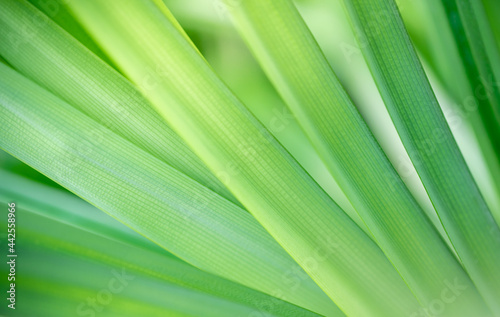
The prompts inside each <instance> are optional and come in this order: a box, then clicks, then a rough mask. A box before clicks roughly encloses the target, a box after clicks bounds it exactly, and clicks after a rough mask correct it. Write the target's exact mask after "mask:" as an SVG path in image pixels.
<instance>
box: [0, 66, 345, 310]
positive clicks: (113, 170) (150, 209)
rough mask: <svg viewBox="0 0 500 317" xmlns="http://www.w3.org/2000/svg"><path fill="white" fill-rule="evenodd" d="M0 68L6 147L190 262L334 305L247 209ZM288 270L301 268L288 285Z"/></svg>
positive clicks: (307, 302)
mask: <svg viewBox="0 0 500 317" xmlns="http://www.w3.org/2000/svg"><path fill="white" fill-rule="evenodd" d="M0 74H1V76H0V103H1V107H0V127H1V128H0V136H1V138H0V146H1V147H2V148H4V149H5V150H6V151H7V152H9V153H11V154H13V155H14V156H16V157H18V158H19V159H21V160H22V161H24V162H26V163H27V164H28V165H30V166H33V167H34V168H36V169H37V170H38V171H40V172H42V173H43V174H46V175H49V176H50V177H51V178H52V179H53V180H54V181H56V182H58V183H60V184H61V185H63V186H64V187H66V188H68V189H69V190H71V191H73V192H75V193H76V194H78V195H79V196H81V197H82V198H85V199H86V200H87V201H89V202H91V203H92V204H94V205H96V206H98V207H99V208H100V209H102V210H104V211H106V212H107V213H108V214H110V215H111V216H113V217H114V218H117V219H118V220H120V221H121V222H123V223H124V224H126V225H127V226H129V227H131V228H133V229H134V230H136V231H138V232H140V233H141V234H142V235H144V236H146V237H147V238H148V239H150V240H152V241H154V242H155V243H157V244H158V245H160V246H162V247H164V248H165V249H167V250H169V251H170V252H172V253H173V254H175V255H177V256H179V257H180V258H182V259H183V260H185V261H186V262H188V263H190V264H192V265H194V266H196V267H199V268H202V269H203V270H205V271H208V272H210V273H213V274H216V275H219V276H223V277H225V278H227V279H229V280H232V281H236V282H239V283H241V284H243V285H246V286H248V287H251V288H254V289H257V290H260V291H262V292H264V293H267V294H274V293H275V292H279V293H280V295H281V296H282V298H284V299H285V300H287V301H290V302H293V303H296V304H297V305H299V306H303V307H308V308H309V307H310V308H311V310H315V311H319V312H320V313H322V314H330V315H333V316H335V315H338V314H339V313H340V312H339V311H338V309H337V308H336V307H335V305H333V303H332V302H331V301H329V299H328V297H327V296H326V295H325V294H323V293H322V292H321V290H320V289H319V288H318V287H317V286H316V285H315V284H314V283H313V282H312V281H311V280H310V279H308V278H307V277H305V276H304V275H305V273H304V272H302V271H301V270H300V269H299V268H298V265H297V264H296V263H295V262H294V261H293V260H292V259H291V258H290V257H289V256H288V255H287V254H286V253H285V252H284V251H283V249H281V248H280V246H279V245H278V244H277V243H276V242H275V241H274V240H273V239H272V238H271V237H270V236H269V234H268V233H267V232H265V230H264V229H263V228H262V227H261V226H260V225H259V224H258V223H257V222H256V221H255V219H254V218H252V217H251V215H250V214H248V213H246V212H244V211H242V210H241V208H239V207H237V206H236V205H234V204H233V203H231V202H229V201H228V200H226V199H224V198H222V197H221V196H218V195H217V194H215V193H214V192H212V191H210V190H209V189H207V188H205V187H203V186H201V185H200V184H198V183H196V182H195V181H193V180H192V179H190V178H189V177H187V176H185V175H183V174H181V173H179V172H178V171H177V170H175V169H173V168H172V167H170V166H168V165H166V164H164V163H162V162H161V161H159V160H158V159H156V158H154V157H153V156H151V155H149V154H148V153H146V152H144V151H142V150H140V149H138V148H137V147H135V146H134V145H133V144H131V143H130V142H128V141H126V140H124V139H122V138H120V137H119V136H117V135H115V134H113V133H112V132H111V131H109V130H107V129H106V128H104V127H102V126H101V125H99V124H97V123H96V122H95V121H93V120H91V119H90V118H88V117H86V116H85V115H83V114H82V113H81V112H79V111H78V110H76V109H74V108H72V107H71V106H69V105H68V104H66V103H65V102H63V101H62V100H60V99H58V98H56V97H55V96H54V95H52V94H50V93H49V92H47V91H45V90H43V89H42V88H41V87H39V86H37V85H36V84H35V83H33V82H31V81H29V80H28V79H26V78H25V77H23V76H22V75H20V74H19V73H17V72H15V71H14V70H12V69H10V68H9V67H8V66H5V65H0ZM27 91H28V92H29V93H28V92H27ZM96 135H98V136H100V137H99V138H96V137H95V136H96ZM28 140H29V142H28ZM32 144H36V146H32ZM215 254H216V255H217V256H214V255H215ZM295 274H299V276H302V277H303V278H302V279H301V280H300V283H299V284H298V285H296V287H291V286H293V285H295V284H293V283H295V280H294V278H295Z"/></svg>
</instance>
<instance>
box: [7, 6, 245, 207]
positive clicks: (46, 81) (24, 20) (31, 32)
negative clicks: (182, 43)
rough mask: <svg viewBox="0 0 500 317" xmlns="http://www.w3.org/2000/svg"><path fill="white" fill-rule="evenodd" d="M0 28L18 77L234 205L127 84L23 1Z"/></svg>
mask: <svg viewBox="0 0 500 317" xmlns="http://www.w3.org/2000/svg"><path fill="white" fill-rule="evenodd" d="M54 3H56V2H54ZM59 6H61V5H60V4H59ZM19 25H22V26H23V27H19ZM0 27H1V28H2V32H0V54H2V56H3V57H5V58H6V59H7V60H8V61H9V63H11V65H12V66H13V67H15V68H16V69H18V70H19V71H20V72H21V73H23V74H25V75H26V76H27V77H29V78H31V79H32V80H34V81H36V82H37V83H39V84H40V85H41V86H44V87H46V88H47V89H48V90H49V91H51V92H53V93H54V94H56V95H58V96H59V97H61V98H62V99H64V100H65V101H67V102H68V103H70V104H71V105H73V106H75V107H77V108H79V109H80V110H82V111H83V112H84V113H86V114H87V115H88V116H90V117H91V118H93V119H94V120H96V121H98V122H100V123H101V124H102V125H104V126H106V127H107V128H109V129H110V130H112V131H113V132H115V133H117V134H118V135H120V136H122V137H124V138H125V139H127V140H129V141H131V142H132V143H134V144H135V145H136V146H138V147H140V148H141V149H143V150H145V151H147V152H149V153H150V154H152V155H154V156H155V157H157V158H158V159H160V160H162V161H164V162H166V163H168V164H169V165H171V166H172V167H174V168H176V169H177V170H179V171H181V172H182V173H184V174H186V175H188V176H189V177H191V178H193V179H194V180H196V181H198V182H200V183H201V184H202V185H204V186H206V187H208V188H210V189H212V190H214V191H215V192H217V193H219V194H220V195H222V196H224V197H226V198H228V199H230V200H232V201H233V202H235V203H237V201H236V200H235V199H234V197H233V196H232V195H231V194H230V193H229V192H228V190H227V189H226V188H225V187H224V185H222V184H221V183H220V182H219V181H218V180H217V179H216V178H215V177H214V176H213V175H212V174H211V173H210V171H209V170H208V169H207V167H206V166H205V165H204V164H203V163H202V162H201V161H200V160H199V159H198V157H196V155H195V154H194V153H193V152H192V151H191V150H190V149H189V148H188V147H187V146H186V144H185V143H184V142H183V141H182V140H181V139H180V138H179V136H177V135H176V134H175V132H173V131H172V130H171V129H170V128H169V127H168V125H167V124H165V123H164V122H163V121H162V120H161V118H159V117H158V115H157V114H156V113H155V112H154V110H153V109H152V108H151V106H150V105H149V104H148V102H147V101H146V100H145V99H144V98H143V97H142V96H141V94H140V93H139V92H138V91H137V90H136V89H135V88H134V87H133V86H132V84H131V83H130V82H129V81H127V80H126V79H125V78H124V77H123V76H122V75H121V74H119V73H118V72H117V71H115V70H114V69H112V68H111V67H110V66H109V65H107V64H106V63H105V62H103V61H102V60H100V59H99V58H98V57H97V56H95V55H94V54H92V53H91V52H90V51H89V50H88V49H86V48H85V47H84V46H83V45H82V44H81V43H79V42H78V41H77V40H76V39H74V38H73V37H72V36H71V35H69V34H68V33H67V32H65V31H64V30H63V29H61V28H60V27H59V26H58V25H57V24H56V23H55V22H53V21H52V20H50V19H49V18H48V17H47V16H45V15H44V14H43V13H42V12H40V11H38V10H37V9H36V8H35V7H33V6H32V5H30V4H29V3H27V2H26V1H11V2H8V3H5V4H4V5H3V7H2V10H1V12H0Z"/></svg>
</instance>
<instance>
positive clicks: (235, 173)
mask: <svg viewBox="0 0 500 317" xmlns="http://www.w3.org/2000/svg"><path fill="white" fill-rule="evenodd" d="M69 5H70V7H71V8H72V10H73V13H74V14H75V16H76V17H77V18H78V19H80V20H81V21H82V24H83V25H84V26H85V27H86V28H87V30H88V32H89V34H91V35H92V36H93V37H94V39H95V40H96V41H97V42H98V43H99V45H100V46H101V47H102V48H103V50H104V51H105V52H106V53H107V54H108V55H109V56H111V57H112V59H113V61H114V62H115V63H116V64H117V65H118V67H119V68H120V70H121V71H122V72H123V73H124V74H126V76H127V77H129V78H130V79H131V80H132V81H133V82H134V83H135V84H136V85H137V86H138V87H139V89H140V90H141V91H142V93H143V94H144V95H145V96H146V97H147V98H148V99H149V100H150V101H151V103H152V104H153V105H154V106H155V108H156V109H157V111H158V112H159V113H160V114H162V115H163V117H164V118H165V120H167V121H168V122H169V123H170V125H171V126H172V127H173V128H174V129H175V130H176V131H177V132H178V133H179V135H181V136H182V137H183V138H184V140H185V141H186V142H187V143H188V144H189V145H190V146H191V148H193V150H194V151H195V152H196V153H197V154H198V155H199V157H200V158H201V159H202V160H203V161H204V162H205V163H206V164H207V166H209V167H210V168H211V170H212V171H213V172H214V174H215V175H218V177H219V178H220V179H224V180H225V182H224V183H225V185H226V186H227V187H228V188H229V189H230V190H231V191H232V193H233V194H234V195H235V197H237V199H238V200H239V201H241V202H242V204H243V205H244V206H245V207H246V208H247V209H248V210H249V211H250V212H251V213H252V214H253V215H254V216H255V217H256V218H257V220H258V221H259V222H260V223H261V224H262V225H263V226H264V227H265V228H266V229H267V230H268V231H269V232H270V233H271V235H273V237H274V238H275V239H276V240H277V241H278V242H279V243H280V244H281V245H282V246H283V247H284V248H285V250H287V251H288V252H289V253H290V254H291V255H292V257H293V258H294V259H295V260H296V261H297V262H298V263H299V264H300V265H301V266H302V267H303V268H304V269H305V271H306V272H307V273H308V274H309V275H310V276H311V277H312V278H313V279H314V280H315V281H316V282H317V283H318V285H320V286H321V287H322V289H323V290H324V291H325V292H326V293H327V294H328V295H329V296H330V297H331V298H332V299H333V300H334V301H335V302H336V303H337V304H338V305H339V307H341V308H342V310H344V311H345V312H346V313H347V314H351V315H354V316H360V315H380V316H401V315H405V314H408V313H412V312H414V311H417V310H418V309H419V308H418V306H417V304H416V301H415V300H414V298H413V295H412V294H411V293H410V292H409V290H408V288H407V287H406V286H405V285H404V283H403V281H402V280H401V278H400V277H399V276H398V274H397V273H396V271H395V270H394V268H393V267H392V266H391V264H390V263H389V261H387V259H386V258H385V256H384V255H383V253H382V252H381V251H380V249H379V248H378V247H377V246H376V245H375V244H374V243H373V241H372V240H371V239H370V238H369V237H368V236H367V235H366V234H364V233H363V232H362V230H361V229H360V228H359V227H358V226H356V225H355V224H354V223H353V222H352V220H351V219H350V218H349V217H348V216H347V215H346V214H345V213H344V212H343V211H342V210H341V209H340V208H339V207H338V206H337V205H336V204H335V203H334V202H333V201H332V200H331V199H330V198H329V197H328V196H327V195H326V194H325V193H324V192H323V191H322V189H321V188H320V187H319V186H318V185H317V184H316V183H315V182H314V181H313V180H312V179H311V178H310V176H309V175H307V174H306V173H305V172H304V170H303V169H302V168H301V167H300V166H299V165H298V164H297V162H296V161H295V160H294V159H293V158H292V157H291V156H290V155H289V154H288V153H287V152H286V151H285V150H284V149H283V148H282V147H281V146H280V144H279V143H278V142H276V140H275V139H274V138H273V137H272V136H271V135H270V133H269V132H268V131H267V130H266V129H265V128H264V127H263V126H262V125H261V124H260V123H259V122H258V121H257V120H256V119H255V118H254V117H253V116H252V115H251V114H250V113H249V112H248V110H247V109H246V108H245V107H244V105H243V104H241V102H239V100H238V99H237V98H236V97H235V96H234V95H233V94H232V93H231V92H230V91H229V90H228V89H227V87H226V86H225V85H224V84H223V83H222V82H221V81H220V79H219V78H218V77H217V76H216V75H215V74H214V73H213V71H212V70H211V68H210V67H209V65H208V64H207V63H206V61H205V60H204V59H203V58H202V57H201V56H200V55H199V53H198V52H197V51H196V50H194V49H193V47H192V45H191V43H190V42H189V41H187V40H186V38H185V36H184V35H183V34H182V33H180V32H179V30H178V28H177V24H176V22H175V21H172V19H171V17H170V15H164V14H163V13H162V12H164V10H165V9H164V8H163V9H161V10H160V9H159V8H158V7H157V6H155V5H153V4H152V3H150V2H144V1H126V2H122V3H120V4H118V3H116V2H102V1H86V2H72V3H69ZM144 78H150V79H151V78H154V79H155V81H154V85H151V82H150V83H149V85H145V84H144ZM360 303H362V304H360Z"/></svg>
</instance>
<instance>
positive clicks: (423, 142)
mask: <svg viewBox="0 0 500 317" xmlns="http://www.w3.org/2000/svg"><path fill="white" fill-rule="evenodd" d="M345 4H346V7H347V9H348V11H349V14H350V17H351V19H352V23H353V25H354V26H355V27H357V28H358V29H359V30H360V32H359V38H358V40H359V41H361V42H362V43H366V45H364V46H363V47H364V50H363V52H364V54H365V57H366V59H367V61H368V64H369V66H370V68H371V70H372V73H373V75H374V77H375V80H376V82H377V85H378V87H379V90H380V92H381V94H382V97H383V99H384V101H385V103H386V106H387V108H388V110H389V113H390V114H391V117H392V119H393V121H394V124H395V125H396V128H397V129H398V131H399V134H400V136H401V139H402V141H403V143H404V145H405V147H406V149H407V151H408V154H409V155H410V158H411V159H412V161H413V163H414V165H415V167H416V169H417V172H418V174H419V176H420V178H421V179H422V182H423V184H424V186H425V188H426V190H427V192H428V194H429V197H430V198H431V201H432V203H433V204H434V206H435V208H436V211H437V213H438V215H439V216H440V219H441V221H442V222H443V226H444V228H445V230H446V232H447V234H448V235H449V237H450V240H451V242H452V243H453V245H454V247H455V249H456V251H457V253H458V256H459V257H460V259H461V261H462V263H463V265H464V267H465V269H466V271H467V273H468V274H469V275H470V277H471V278H472V280H473V281H474V284H475V285H476V286H477V288H478V290H479V291H480V293H481V294H482V296H483V297H484V298H485V300H486V301H487V303H488V304H489V306H490V308H491V309H492V310H493V312H494V313H496V314H499V313H500V303H499V302H498V298H500V267H499V266H498V263H500V229H499V227H498V225H497V224H496V223H495V221H494V219H493V217H492V215H491V213H490V211H489V210H488V207H487V205H486V203H485V202H484V200H483V198H482V196H481V194H480V192H479V190H478V188H477V186H476V184H475V182H474V179H473V178H472V175H471V174H470V172H469V170H468V168H467V166H466V164H465V161H464V159H463V157H462V155H461V153H460V150H459V148H458V146H457V144H456V142H455V140H454V139H453V136H452V134H451V132H450V129H449V127H448V125H447V123H446V120H445V118H444V116H443V113H442V111H441V109H440V108H439V104H438V102H437V100H436V98H435V96H434V93H433V91H432V89H431V87H430V85H429V82H428V80H427V78H426V75H425V73H424V71H423V69H422V66H421V64H420V61H419V60H418V57H417V55H416V53H415V50H414V48H413V46H412V43H411V42H410V39H409V37H408V34H407V32H406V30H405V27H404V25H403V21H402V20H401V17H400V15H399V12H398V10H397V7H396V4H395V3H394V1H393V0H375V1H373V0H370V1H365V0H345ZM490 137H493V136H492V135H491V136H490Z"/></svg>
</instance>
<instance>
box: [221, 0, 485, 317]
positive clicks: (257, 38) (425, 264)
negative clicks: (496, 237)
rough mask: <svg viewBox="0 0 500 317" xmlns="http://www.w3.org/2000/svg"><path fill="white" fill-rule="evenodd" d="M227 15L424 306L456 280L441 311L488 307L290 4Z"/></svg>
mask: <svg viewBox="0 0 500 317" xmlns="http://www.w3.org/2000/svg"><path fill="white" fill-rule="evenodd" d="M228 3H230V1H228ZM231 13H232V15H233V16H234V18H235V21H236V22H237V25H238V27H239V30H240V32H241V33H242V34H243V36H244V37H245V38H246V40H247V42H248V44H249V46H250V47H251V48H252V50H253V51H254V53H255V55H256V56H257V58H258V59H259V61H260V63H261V64H262V65H263V67H264V69H265V70H266V72H267V74H268V75H269V77H270V78H271V79H272V80H273V82H274V84H275V86H276V87H277V89H278V90H279V91H280V93H281V95H282V96H283V98H284V99H285V100H286V101H287V102H288V104H289V106H290V108H291V109H292V111H293V112H294V113H295V115H296V117H297V118H298V120H299V121H300V122H301V125H302V127H303V129H304V130H305V131H306V133H307V134H308V136H309V138H310V139H311V140H312V142H313V144H314V145H315V146H316V148H317V149H318V151H319V153H320V155H321V156H322V159H323V161H324V162H325V163H326V164H327V166H328V168H329V170H330V171H331V172H332V174H333V175H334V177H335V179H336V180H337V181H338V182H339V184H340V186H341V188H342V189H343V190H344V192H345V193H346V195H347V197H348V198H349V199H350V201H351V203H352V205H353V206H354V208H355V209H356V211H357V212H358V213H359V215H360V217H361V218H362V219H363V220H364V221H365V223H366V224H367V226H368V228H369V230H370V231H371V232H372V233H373V235H374V237H375V239H376V241H377V243H378V244H379V246H380V247H381V248H382V250H383V251H384V252H385V253H386V255H387V257H388V258H389V259H390V260H391V262H392V263H393V264H394V266H395V267H396V269H397V270H398V272H399V273H400V274H401V276H402V277H403V278H404V280H405V281H406V283H407V284H408V285H409V287H410V288H411V289H412V290H413V291H414V293H415V294H416V296H417V298H418V299H419V300H420V301H421V303H422V304H423V305H424V307H428V306H429V305H430V304H431V303H432V301H433V300H434V299H435V298H438V297H439V296H440V295H441V293H442V290H443V289H444V288H446V285H447V283H448V282H449V281H451V280H455V279H456V280H458V281H460V283H464V285H467V287H468V288H469V289H470V292H469V293H468V294H467V295H465V296H464V297H463V298H462V300H461V301H456V302H454V303H450V304H449V305H448V307H446V315H447V316H457V315H458V314H459V313H460V314H464V316H465V315H467V310H468V311H469V312H474V313H476V312H478V311H481V310H483V311H487V308H486V307H485V305H484V303H483V300H482V299H481V297H480V296H479V294H478V293H477V291H476V290H474V286H473V284H472V282H471V281H470V279H469V277H468V276H467V275H466V274H465V272H464V271H463V269H462V267H461V266H460V264H459V263H458V262H457V260H456V259H455V257H454V256H453V254H452V253H451V252H450V250H449V249H448V248H447V246H446V244H445V243H444V241H443V240H442V239H441V236H440V235H439V234H438V232H437V231H436V230H435V228H434V227H433V226H432V224H431V223H430V221H429V220H428V218H427V217H426V215H425V213H424V212H423V211H422V210H421V208H420V207H419V205H418V204H417V202H416V201H415V200H414V198H413V197H412V196H411V194H410V192H409V190H408V189H407V188H406V186H405V185H404V183H403V182H402V180H401V179H400V178H399V176H398V174H397V173H396V171H395V170H394V168H393V167H392V165H391V163H390V162H389V160H388V159H387V157H386V156H385V154H384V152H383V151H382V150H381V148H380V146H379V145H378V143H377V142H376V141H375V138H374V137H373V136H372V134H371V133H370V131H369V130H368V128H367V126H366V124H365V122H364V121H363V119H362V118H361V116H360V114H359V113H358V112H357V110H356V108H355V106H354V105H353V104H352V102H351V100H350V98H349V97H348V95H347V93H346V92H345V90H344V89H343V88H342V86H341V84H340V83H339V81H338V80H337V78H336V76H335V75H334V73H333V71H332V70H331V68H330V66H329V65H328V62H327V61H326V59H325V58H324V56H323V54H322V52H321V50H320V49H319V47H318V45H317V44H316V43H315V41H314V38H313V37H312V35H311V33H310V31H309V30H308V29H307V26H306V25H305V23H304V22H303V21H302V19H301V17H300V15H299V14H298V12H297V10H296V9H295V8H294V6H293V4H292V3H291V2H290V1H286V0H275V1H272V2H270V1H266V0H261V1H258V0H255V1H243V2H241V3H239V5H235V6H233V7H231Z"/></svg>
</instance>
